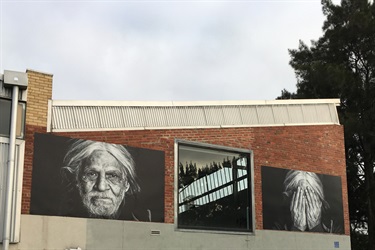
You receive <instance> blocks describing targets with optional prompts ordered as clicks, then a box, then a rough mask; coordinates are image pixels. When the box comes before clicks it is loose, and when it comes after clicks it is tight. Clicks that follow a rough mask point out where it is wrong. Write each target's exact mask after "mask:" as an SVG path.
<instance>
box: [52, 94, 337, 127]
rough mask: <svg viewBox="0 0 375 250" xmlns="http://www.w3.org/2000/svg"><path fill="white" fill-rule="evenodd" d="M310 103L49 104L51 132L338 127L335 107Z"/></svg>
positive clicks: (330, 103) (334, 105) (335, 103)
mask: <svg viewBox="0 0 375 250" xmlns="http://www.w3.org/2000/svg"><path fill="white" fill-rule="evenodd" d="M338 103H339V101H338V100H336V102H334V101H332V100H330V101H328V102H327V103H323V102H321V101H320V102H318V101H317V103H313V102H312V101H309V102H306V101H304V102H303V101H302V102H301V103H296V102H295V101H294V102H288V101H285V102H282V101H275V102H274V103H270V104H267V103H265V104H252V105H250V104H249V105H246V104H239V105H235V104H233V103H231V104H230V105H225V104H220V105H214V104H212V105H210V104H207V105H164V104H163V105H155V104H154V105H147V103H145V104H144V105H138V106H137V105H134V106H132V105H129V104H124V105H121V103H119V105H113V103H112V104H111V105H105V103H104V104H103V105H102V103H101V104H100V105H92V104H90V103H87V104H85V103H84V102H79V103H77V105H75V104H74V101H73V102H69V101H65V102H61V101H60V102H54V101H53V102H52V103H51V105H50V115H51V117H50V123H51V124H49V130H50V131H56V132H58V131H90V130H91V131H93V130H116V129H158V128H159V129H160V128H185V127H187V128H196V127H241V126H288V125H305V124H306V125H319V124H339V120H338V115H337V110H336V105H337V104H338Z"/></svg>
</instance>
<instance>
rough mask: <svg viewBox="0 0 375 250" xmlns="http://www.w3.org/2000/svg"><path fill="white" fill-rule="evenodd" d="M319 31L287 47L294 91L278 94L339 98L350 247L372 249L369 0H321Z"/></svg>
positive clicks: (374, 165)
mask: <svg viewBox="0 0 375 250" xmlns="http://www.w3.org/2000/svg"><path fill="white" fill-rule="evenodd" d="M322 9H323V14H324V15H325V17H326V20H325V22H324V25H323V35H322V37H320V38H319V39H318V40H316V41H312V42H311V46H308V45H306V44H305V43H304V42H302V41H300V44H299V47H298V49H293V50H289V53H290V57H291V60H290V65H291V66H292V67H293V69H294V70H295V74H296V78H297V91H296V92H295V93H291V92H289V91H287V90H285V89H284V90H282V91H281V96H280V97H278V99H291V98H340V100H341V105H340V107H339V116H340V120H341V123H342V124H343V125H344V128H345V150H346V162H347V178H348V192H349V193H348V195H349V210H350V222H351V238H352V239H351V241H352V249H371V250H374V249H375V176H374V169H375V4H374V1H368V0H342V1H341V5H334V4H333V3H332V2H331V1H330V0H322Z"/></svg>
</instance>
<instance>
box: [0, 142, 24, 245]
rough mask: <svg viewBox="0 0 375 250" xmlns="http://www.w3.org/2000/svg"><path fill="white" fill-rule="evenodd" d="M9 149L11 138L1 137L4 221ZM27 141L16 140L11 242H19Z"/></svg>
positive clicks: (0, 205) (0, 210)
mask: <svg viewBox="0 0 375 250" xmlns="http://www.w3.org/2000/svg"><path fill="white" fill-rule="evenodd" d="M8 150H9V138H4V137H0V218H1V221H3V218H4V210H5V202H4V201H5V188H6V182H7V174H8ZM24 152H25V142H24V141H23V140H16V155H15V171H14V178H13V187H12V190H13V192H12V196H13V199H12V205H11V206H12V209H11V229H10V242H11V243H15V242H19V237H20V235H19V233H20V217H21V200H22V178H23V163H24ZM2 240H3V223H0V241H2Z"/></svg>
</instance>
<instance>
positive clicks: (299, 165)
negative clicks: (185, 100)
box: [22, 125, 349, 235]
mask: <svg viewBox="0 0 375 250" xmlns="http://www.w3.org/2000/svg"><path fill="white" fill-rule="evenodd" d="M43 131H45V128H44V127H37V126H32V125H28V126H27V133H26V142H27V144H26V158H25V172H24V176H25V181H24V187H23V203H22V213H29V209H30V189H31V181H30V180H31V171H32V157H33V146H32V145H33V133H34V132H43ZM55 134H56V135H60V136H66V137H72V138H82V139H89V140H96V141H104V142H110V143H117V144H125V145H129V146H133V147H141V148H149V149H156V150H162V151H164V152H165V222H166V223H173V220H174V214H173V213H174V209H173V206H174V197H173V193H174V192H173V189H174V179H173V178H174V176H173V174H174V140H175V139H184V140H189V141H196V142H204V143H210V144H216V145H222V146H228V147H235V148H243V149H250V150H253V152H254V193H255V213H256V228H257V229H262V228H263V215H262V179H261V166H263V165H266V166H272V167H279V168H288V169H300V170H305V171H312V172H316V173H320V174H327V175H335V176H340V177H341V182H342V194H343V206H344V207H343V209H344V219H345V234H347V235H349V212H348V197H347V188H346V187H347V182H346V172H345V151H344V140H343V138H344V137H343V127H342V126H337V125H325V126H288V127H255V128H220V129H219V128H218V129H174V130H136V131H134V130H132V131H109V132H108V131H101V132H74V133H68V132H64V133H55ZM150 167H151V166H150Z"/></svg>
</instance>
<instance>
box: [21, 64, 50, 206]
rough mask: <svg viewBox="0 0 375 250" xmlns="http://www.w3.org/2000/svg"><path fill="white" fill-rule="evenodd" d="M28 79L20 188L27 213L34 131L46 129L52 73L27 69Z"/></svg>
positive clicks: (40, 131) (42, 131)
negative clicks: (24, 145)
mask: <svg viewBox="0 0 375 250" xmlns="http://www.w3.org/2000/svg"><path fill="white" fill-rule="evenodd" d="M26 72H27V77H28V80H29V84H28V88H27V104H26V129H25V140H26V147H25V164H24V174H23V190H22V213H29V210H30V194H31V181H32V177H31V176H32V163H33V155H34V154H33V152H34V133H35V132H38V133H45V132H46V131H47V115H48V100H50V99H51V98H52V75H51V74H47V73H41V72H38V71H34V70H27V71H26Z"/></svg>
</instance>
